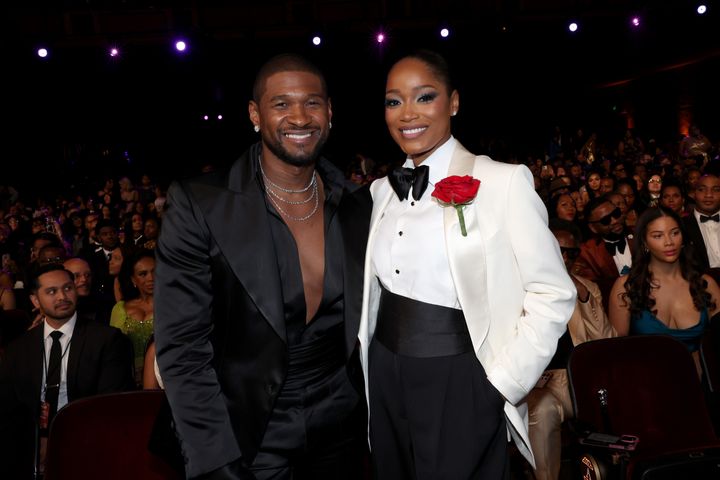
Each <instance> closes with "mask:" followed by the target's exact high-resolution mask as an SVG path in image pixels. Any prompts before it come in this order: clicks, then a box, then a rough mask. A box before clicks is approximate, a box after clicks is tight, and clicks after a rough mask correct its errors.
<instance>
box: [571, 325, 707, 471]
mask: <svg viewBox="0 0 720 480" xmlns="http://www.w3.org/2000/svg"><path fill="white" fill-rule="evenodd" d="M568 374H569V381H570V387H571V394H572V398H573V406H574V408H575V415H576V421H577V422H578V423H579V424H582V425H590V426H594V430H595V431H600V432H602V431H604V428H603V426H604V424H605V422H604V420H603V411H602V408H601V405H600V401H599V398H598V391H599V390H600V389H605V390H607V417H608V418H609V421H610V425H611V431H610V432H606V433H613V434H616V435H624V434H630V435H637V436H638V437H639V438H640V441H639V443H638V445H637V448H636V450H635V451H634V452H631V453H630V454H629V457H628V458H629V461H628V468H627V474H628V477H627V478H634V477H633V475H637V476H638V478H639V476H640V475H641V474H642V472H641V471H640V467H638V466H639V465H642V469H646V468H647V466H648V465H653V464H655V463H658V462H662V461H663V459H668V458H671V457H672V458H679V459H680V460H679V461H680V462H681V463H682V458H684V457H685V456H687V457H688V458H692V457H696V456H698V455H700V456H701V457H702V456H706V455H707V456H712V455H717V451H716V450H715V449H720V440H718V438H717V437H716V436H715V432H714V430H713V427H712V422H711V419H710V415H709V412H708V408H707V405H706V403H705V398H704V396H703V391H702V387H701V384H700V381H699V380H698V377H697V371H696V368H695V364H694V362H693V359H692V357H691V355H690V353H689V352H688V350H687V348H686V347H685V345H684V344H682V343H681V342H679V341H677V340H675V339H674V338H672V337H669V336H664V335H648V336H630V337H619V338H611V339H604V340H595V341H591V342H587V343H583V344H580V345H578V346H576V347H575V349H574V350H573V352H572V354H571V356H570V361H569V364H568ZM636 467H637V470H638V471H636V472H634V470H636ZM718 474H719V475H720V470H718ZM643 478H645V477H643ZM716 478H720V476H719V477H716Z"/></svg>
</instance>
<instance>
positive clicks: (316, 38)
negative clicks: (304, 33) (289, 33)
mask: <svg viewBox="0 0 720 480" xmlns="http://www.w3.org/2000/svg"><path fill="white" fill-rule="evenodd" d="M312 43H313V45H315V46H316V47H317V46H319V45H320V44H321V43H322V38H320V37H318V36H317V35H315V36H314V37H313V39H312Z"/></svg>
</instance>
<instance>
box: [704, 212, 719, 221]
mask: <svg viewBox="0 0 720 480" xmlns="http://www.w3.org/2000/svg"><path fill="white" fill-rule="evenodd" d="M710 220H712V221H713V222H720V213H716V214H715V215H700V223H705V222H707V221H710Z"/></svg>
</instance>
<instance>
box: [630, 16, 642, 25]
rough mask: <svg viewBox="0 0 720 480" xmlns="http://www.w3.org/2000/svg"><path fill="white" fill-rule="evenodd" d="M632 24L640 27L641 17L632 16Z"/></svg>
mask: <svg viewBox="0 0 720 480" xmlns="http://www.w3.org/2000/svg"><path fill="white" fill-rule="evenodd" d="M630 24H631V25H632V26H633V27H639V26H640V17H632V19H630Z"/></svg>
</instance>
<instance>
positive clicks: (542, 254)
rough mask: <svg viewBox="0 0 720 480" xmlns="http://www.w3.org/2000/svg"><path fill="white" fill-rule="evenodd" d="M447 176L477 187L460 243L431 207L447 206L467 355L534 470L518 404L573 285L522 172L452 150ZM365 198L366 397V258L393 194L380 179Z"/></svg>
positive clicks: (367, 315) (546, 358)
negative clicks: (498, 400)
mask: <svg viewBox="0 0 720 480" xmlns="http://www.w3.org/2000/svg"><path fill="white" fill-rule="evenodd" d="M450 175H472V176H473V177H475V178H477V179H479V180H480V182H481V183H480V189H479V190H478V194H477V196H476V198H475V200H474V201H473V203H472V204H470V205H468V206H466V207H465V209H464V211H463V213H464V217H465V225H466V228H467V236H466V237H464V236H462V234H461V232H460V223H459V220H458V215H457V212H456V210H455V209H454V208H452V207H443V206H441V204H438V208H445V213H444V223H445V246H446V249H447V256H448V259H449V263H450V271H451V274H452V278H453V283H454V284H455V289H456V291H457V296H458V300H459V302H460V305H461V307H462V310H463V313H464V315H465V319H466V322H467V326H468V330H469V332H470V337H471V338H472V343H473V347H474V349H475V353H476V354H477V357H478V359H479V361H480V363H481V364H482V366H483V368H484V369H485V372H486V373H487V375H488V379H489V380H490V382H491V383H492V384H493V385H494V386H495V388H497V390H498V391H499V392H500V393H501V394H502V395H503V396H504V397H505V399H506V400H507V401H506V402H505V415H506V418H507V420H508V434H509V436H510V437H512V438H513V439H514V440H515V443H516V444H517V446H518V448H519V450H520V452H521V453H522V454H523V455H524V456H525V458H527V459H528V461H529V462H530V463H531V464H532V465H533V466H534V464H535V462H534V459H533V455H532V451H531V449H530V441H529V439H528V433H527V406H526V404H525V403H524V398H525V396H526V395H527V394H528V393H529V392H530V390H531V389H532V388H533V386H534V385H535V383H536V382H537V380H538V378H540V375H541V374H542V373H543V370H544V369H545V367H546V366H547V365H548V363H549V362H550V359H551V358H552V356H553V354H554V353H555V348H556V346H557V340H558V338H560V336H561V335H562V334H563V332H564V331H565V329H566V325H567V322H568V320H569V319H570V316H571V315H572V312H573V309H574V307H575V296H576V291H575V286H574V285H573V282H572V280H571V279H570V277H569V276H568V273H567V271H566V269H565V265H564V264H563V260H562V256H561V254H560V249H559V247H558V245H557V241H556V240H555V237H554V236H553V234H552V233H551V232H550V230H549V229H548V227H547V210H546V208H545V206H544V205H543V203H542V201H541V200H540V198H539V197H538V195H537V194H536V193H535V190H534V184H533V178H532V175H531V173H530V171H529V170H528V169H527V168H526V167H524V166H518V165H509V164H504V163H500V162H495V161H493V160H491V159H490V158H489V157H486V156H477V157H476V156H475V155H473V154H471V153H469V152H468V151H467V150H465V148H463V147H462V145H460V144H459V143H458V145H457V146H456V148H455V152H454V153H453V157H452V160H451V162H450V167H449V171H448V176H450ZM428 190H429V189H428ZM370 191H371V193H372V196H373V202H374V205H373V212H372V218H371V221H370V233H369V238H368V244H367V255H366V258H365V280H364V292H363V306H362V314H361V319H360V329H359V333H358V338H359V340H360V345H361V361H362V366H363V371H364V374H365V388H366V393H367V392H369V388H368V373H367V372H368V347H369V345H370V341H371V340H372V338H373V333H374V331H375V325H376V321H377V312H378V304H379V300H380V284H379V281H378V279H377V277H376V276H375V275H373V273H372V259H371V258H370V256H371V252H372V251H373V246H374V242H375V237H376V233H377V230H378V224H379V219H380V218H381V216H382V215H383V212H384V211H385V208H386V207H387V205H388V203H389V201H390V199H391V198H392V196H393V195H394V194H395V193H394V192H393V189H392V187H391V186H390V183H389V181H388V180H387V177H384V178H381V179H378V180H377V181H375V182H374V183H373V184H372V185H371V189H370ZM426 195H429V191H428V192H427V193H426ZM368 399H369V396H368ZM368 401H369V400H368Z"/></svg>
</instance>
